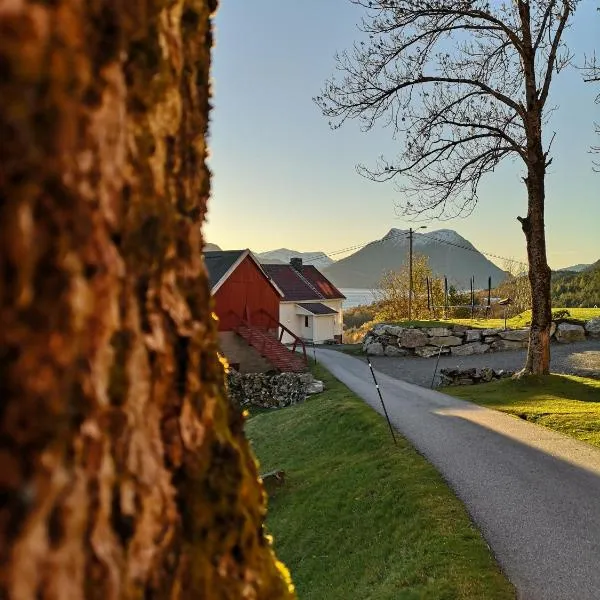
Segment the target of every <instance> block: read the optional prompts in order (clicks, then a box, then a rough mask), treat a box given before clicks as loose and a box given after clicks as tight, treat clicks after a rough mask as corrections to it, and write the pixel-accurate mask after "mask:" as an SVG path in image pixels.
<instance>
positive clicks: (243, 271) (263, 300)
mask: <svg viewBox="0 0 600 600" xmlns="http://www.w3.org/2000/svg"><path fill="white" fill-rule="evenodd" d="M203 256H204V263H205V265H206V268H207V271H208V275H209V280H210V285H211V294H212V296H213V301H214V305H215V308H214V310H215V313H216V315H217V317H218V319H219V322H218V330H219V341H220V346H221V350H222V352H223V354H224V355H225V357H226V358H227V359H228V361H229V363H230V364H231V365H232V366H233V367H234V368H236V369H237V370H239V371H240V372H242V373H257V372H265V371H269V370H271V369H277V370H279V371H299V370H302V369H303V368H305V365H306V363H305V359H304V357H303V356H302V355H301V354H297V353H295V352H291V351H290V350H289V349H288V348H286V347H285V346H284V345H283V344H282V343H281V340H280V339H279V338H280V336H281V334H282V333H284V331H283V326H282V324H281V323H280V320H279V314H280V302H281V300H282V299H283V296H284V293H283V291H282V290H281V289H280V288H279V287H278V286H277V284H276V283H275V282H274V281H273V280H272V279H271V277H270V276H269V275H268V274H267V273H266V271H265V270H264V269H263V267H262V265H261V264H260V262H259V261H258V259H257V258H256V257H255V256H254V255H253V254H252V252H250V250H225V251H223V250H221V251H218V252H204V253H203ZM290 333H291V332H290ZM289 338H290V340H291V342H292V343H294V342H295V343H296V344H299V345H300V346H302V344H301V343H300V340H299V339H298V338H294V337H293V336H292V335H290V336H289Z"/></svg>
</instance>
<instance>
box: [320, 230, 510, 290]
mask: <svg viewBox="0 0 600 600" xmlns="http://www.w3.org/2000/svg"><path fill="white" fill-rule="evenodd" d="M408 240H409V238H408V231H405V230H402V229H391V230H390V231H389V232H388V233H387V234H386V235H385V236H384V237H383V238H381V239H380V240H376V241H374V242H371V243H370V244H368V245H367V246H365V247H364V248H362V249H360V250H359V251H358V252H355V253H354V254H352V255H350V256H348V257H346V258H343V259H342V260H339V261H337V262H336V263H334V264H332V265H331V266H329V267H327V268H326V269H324V270H323V273H324V274H325V275H326V276H327V277H328V278H329V279H330V280H331V281H332V283H334V284H335V285H337V286H338V287H346V288H348V287H349V288H369V289H372V288H375V287H377V284H378V282H379V281H380V280H381V277H382V275H383V273H384V272H386V271H390V270H397V269H399V268H400V267H401V266H402V264H403V263H406V262H407V261H408V253H409V247H408V246H409V241H408ZM413 253H415V254H424V255H426V256H428V257H429V266H430V267H431V269H432V271H433V272H434V273H435V274H436V275H439V276H443V275H446V276H447V277H448V281H449V283H451V284H453V285H455V286H457V287H458V288H459V289H468V288H469V280H470V278H471V277H472V276H475V286H476V288H485V287H487V284H488V277H489V276H491V277H492V286H493V287H495V286H496V285H497V284H499V283H500V282H501V281H502V280H503V279H504V278H505V277H506V273H505V272H504V271H503V270H502V269H500V268H499V267H497V266H496V265H495V264H494V263H493V262H491V261H490V260H488V259H487V258H486V257H485V256H484V255H483V254H481V252H479V251H478V250H477V249H476V248H475V246H473V244H471V242H469V241H468V240H466V239H465V238H463V237H462V236H460V235H459V234H458V233H456V231H452V230H451V229H439V230H437V231H431V232H429V231H428V232H425V233H418V232H416V233H414V234H413Z"/></svg>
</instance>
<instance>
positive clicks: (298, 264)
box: [290, 258, 302, 273]
mask: <svg viewBox="0 0 600 600" xmlns="http://www.w3.org/2000/svg"><path fill="white" fill-rule="evenodd" d="M290 265H292V267H293V268H294V269H296V271H298V272H299V273H301V272H302V259H301V258H290Z"/></svg>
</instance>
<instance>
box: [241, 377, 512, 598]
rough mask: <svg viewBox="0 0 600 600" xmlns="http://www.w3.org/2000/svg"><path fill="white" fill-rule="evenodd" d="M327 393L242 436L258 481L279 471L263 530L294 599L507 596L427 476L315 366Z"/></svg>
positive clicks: (454, 506)
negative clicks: (281, 480)
mask: <svg viewBox="0 0 600 600" xmlns="http://www.w3.org/2000/svg"><path fill="white" fill-rule="evenodd" d="M314 373H315V375H316V376H317V377H318V378H320V379H322V380H324V381H325V384H326V388H327V389H326V391H325V392H324V393H323V394H320V395H319V396H316V397H314V398H312V399H310V400H308V401H307V402H305V403H303V404H300V405H297V406H293V407H290V408H285V409H282V410H277V411H273V412H269V413H266V414H265V413H262V414H259V415H256V416H253V417H252V418H250V419H249V421H248V423H247V425H246V430H247V434H248V437H249V438H250V440H251V441H252V445H253V447H254V450H255V452H256V454H257V455H258V457H259V460H260V463H261V467H260V470H261V472H265V471H270V470H274V469H283V470H284V471H285V472H286V481H285V484H284V485H283V486H281V487H274V488H273V489H271V490H270V492H271V494H270V500H269V516H268V519H267V526H268V528H269V531H270V532H271V533H272V534H273V536H274V538H275V548H276V550H277V553H278V555H279V557H280V558H281V559H282V560H283V561H284V562H285V563H286V564H287V566H288V567H289V568H290V570H291V572H292V577H293V579H294V582H295V584H296V587H297V590H298V596H299V598H300V599H301V600H324V599H326V600H346V599H348V598H356V599H359V598H360V599H365V600H367V599H368V600H383V599H386V600H398V599H405V600H408V599H414V600H421V599H431V600H457V599H465V598H470V599H473V600H475V599H478V600H484V599H488V598H492V599H504V598H514V591H513V588H512V586H511V585H510V584H509V583H508V581H507V580H506V578H505V577H504V576H503V575H502V573H501V572H500V571H499V569H498V566H497V565H496V563H495V560H494V558H493V557H492V555H491V554H490V552H489V550H488V548H487V546H486V544H485V542H484V541H483V539H482V537H481V536H480V534H479V532H478V530H477V529H475V527H474V526H473V525H472V524H471V522H470V520H469V517H468V515H467V514H466V511H465V509H464V507H463V506H462V504H461V503H460V502H459V501H458V500H457V499H456V497H455V496H454V494H453V493H452V492H451V491H450V489H449V488H448V487H447V486H446V484H445V483H444V482H443V481H442V479H441V477H440V476H439V474H438V473H437V472H436V471H435V469H434V468H433V467H432V466H431V465H430V464H429V463H427V462H426V461H425V460H424V459H423V458H422V457H421V456H420V455H419V454H418V453H417V452H416V451H415V450H414V449H412V448H411V447H410V445H409V444H408V443H407V442H406V441H404V440H402V439H401V438H399V445H398V447H395V446H394V445H393V443H392V441H391V438H390V434H389V430H388V428H387V424H386V423H385V421H384V420H383V418H381V417H380V416H379V415H378V414H377V413H375V412H374V411H373V410H371V409H370V408H368V407H367V406H366V405H365V404H364V403H363V402H362V401H360V400H359V399H358V398H356V396H354V394H352V392H350V391H349V390H348V389H347V388H346V387H345V386H344V385H342V384H341V383H340V382H338V381H337V380H335V379H334V378H333V377H332V376H331V375H330V374H329V373H328V372H327V371H325V370H323V369H322V368H320V367H315V368H314Z"/></svg>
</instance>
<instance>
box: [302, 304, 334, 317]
mask: <svg viewBox="0 0 600 600" xmlns="http://www.w3.org/2000/svg"><path fill="white" fill-rule="evenodd" d="M298 306H301V307H302V308H304V309H305V310H307V311H308V312H311V313H312V314H313V315H335V314H336V313H337V310H335V309H333V308H330V307H329V306H325V305H324V304H321V302H298Z"/></svg>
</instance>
